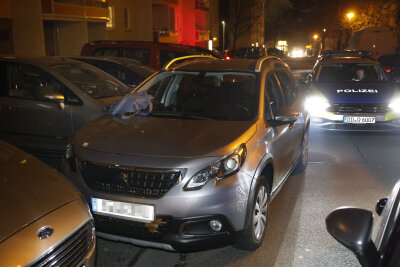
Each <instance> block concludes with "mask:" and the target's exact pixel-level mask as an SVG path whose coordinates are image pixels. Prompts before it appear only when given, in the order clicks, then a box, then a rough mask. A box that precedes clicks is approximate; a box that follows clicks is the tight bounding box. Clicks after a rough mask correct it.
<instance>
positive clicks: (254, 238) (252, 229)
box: [235, 176, 270, 251]
mask: <svg viewBox="0 0 400 267" xmlns="http://www.w3.org/2000/svg"><path fill="white" fill-rule="evenodd" d="M269 203H270V193H269V188H268V184H267V181H266V179H265V177H264V176H260V178H259V180H258V182H257V187H256V192H255V194H254V199H253V201H252V204H251V205H252V208H251V215H250V222H249V226H248V227H247V230H246V232H245V233H244V236H243V238H242V239H241V240H240V241H239V242H238V243H237V244H236V245H235V247H236V248H239V249H242V250H247V251H253V250H256V249H257V248H258V247H260V246H261V244H262V242H263V239H264V236H265V232H266V229H267V224H268V211H269ZM260 204H261V205H260ZM260 206H261V209H260ZM260 211H261V212H260Z"/></svg>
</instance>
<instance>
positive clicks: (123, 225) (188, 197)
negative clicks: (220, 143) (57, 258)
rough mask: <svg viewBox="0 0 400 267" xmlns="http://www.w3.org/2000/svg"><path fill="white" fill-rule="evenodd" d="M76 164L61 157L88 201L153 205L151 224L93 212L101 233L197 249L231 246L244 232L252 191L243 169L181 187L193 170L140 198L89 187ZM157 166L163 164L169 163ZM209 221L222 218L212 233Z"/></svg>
mask: <svg viewBox="0 0 400 267" xmlns="http://www.w3.org/2000/svg"><path fill="white" fill-rule="evenodd" d="M90 153H92V152H90ZM93 153H94V152H93ZM99 153H100V152H96V154H98V155H97V157H98V158H102V156H101V155H100V154H99ZM105 154H106V153H105ZM114 156H115V155H114ZM134 157H135V156H126V155H121V158H120V159H119V158H114V160H115V162H120V164H121V166H126V165H129V162H138V159H137V158H136V159H134ZM88 158H89V157H88ZM155 162H157V160H155ZM76 164H77V163H76V160H75V163H74V164H72V165H71V163H70V162H69V161H66V160H63V162H62V164H61V171H62V172H63V173H64V174H65V175H66V176H67V177H68V178H69V179H70V180H71V181H72V182H73V183H74V184H75V185H76V186H77V187H78V188H79V189H80V191H81V192H82V193H83V195H84V196H85V198H86V199H87V202H88V203H89V205H91V198H92V197H96V198H101V199H108V200H114V201H120V202H128V203H129V202H131V203H140V204H147V205H153V206H154V207H155V219H154V221H153V222H151V223H143V222H137V221H131V220H127V219H121V218H116V217H110V216H104V215H100V214H93V217H94V219H95V226H96V232H97V233H98V236H100V237H103V238H107V239H112V240H118V241H124V242H129V243H132V244H135V245H140V246H146V247H156V248H161V249H166V250H175V251H195V250H205V249H211V248H216V247H221V246H226V245H230V244H233V243H235V242H236V241H238V240H239V239H240V237H241V235H242V233H243V232H244V231H245V219H246V212H247V205H248V203H247V202H248V195H249V191H250V187H251V183H252V181H253V180H252V177H251V176H249V175H248V174H246V173H244V172H241V171H239V172H237V173H236V174H234V175H232V176H230V177H227V178H225V179H223V180H220V181H211V180H210V181H208V183H206V184H205V186H204V187H203V188H201V189H199V190H194V191H183V186H184V185H185V184H186V183H187V181H188V179H189V178H190V177H192V175H193V174H194V173H197V172H198V170H197V169H189V170H188V171H187V172H186V173H185V175H184V177H183V178H182V181H180V182H178V183H177V184H175V186H173V187H172V188H171V189H170V190H169V191H168V192H167V193H165V195H163V196H162V197H161V198H144V197H142V198H139V197H132V196H129V195H122V194H115V193H110V192H100V191H97V190H94V189H93V188H90V187H89V186H88V185H87V184H86V182H85V179H84V178H83V177H82V175H81V173H80V170H79V168H78V167H77V165H76ZM158 164H159V165H163V166H162V167H163V168H168V167H169V166H166V165H164V164H162V163H160V162H158ZM168 165H169V164H168ZM74 166H75V167H74ZM187 166H191V164H189V163H188V164H187ZM71 167H72V168H71ZM201 168H203V167H201ZM210 220H219V221H220V222H221V223H222V229H221V230H220V231H218V232H216V231H213V230H212V229H211V227H210V225H209V222H210Z"/></svg>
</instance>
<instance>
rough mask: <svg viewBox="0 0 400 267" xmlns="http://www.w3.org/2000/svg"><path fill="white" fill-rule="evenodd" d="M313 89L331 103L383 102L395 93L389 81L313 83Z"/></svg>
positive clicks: (387, 100)
mask: <svg viewBox="0 0 400 267" xmlns="http://www.w3.org/2000/svg"><path fill="white" fill-rule="evenodd" d="M313 85H314V88H313V90H315V89H316V90H317V91H318V92H320V93H322V94H323V95H324V96H325V97H326V98H327V99H328V100H329V102H331V103H385V102H389V101H390V99H391V98H392V97H393V95H394V93H395V87H394V86H393V84H392V83H390V82H379V83H365V82H344V83H314V84H313Z"/></svg>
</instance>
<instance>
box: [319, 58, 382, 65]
mask: <svg viewBox="0 0 400 267" xmlns="http://www.w3.org/2000/svg"><path fill="white" fill-rule="evenodd" d="M338 63H369V64H379V62H378V61H376V60H375V59H373V58H370V57H351V56H349V57H328V58H324V59H321V60H320V61H319V64H321V65H322V64H338Z"/></svg>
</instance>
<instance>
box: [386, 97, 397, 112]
mask: <svg viewBox="0 0 400 267" xmlns="http://www.w3.org/2000/svg"><path fill="white" fill-rule="evenodd" d="M388 107H389V108H390V109H391V110H392V111H394V112H400V98H396V99H394V100H392V101H391V102H390V103H389V106H388Z"/></svg>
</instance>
